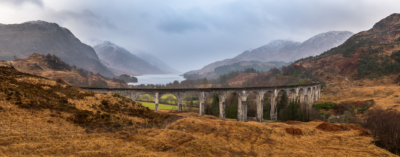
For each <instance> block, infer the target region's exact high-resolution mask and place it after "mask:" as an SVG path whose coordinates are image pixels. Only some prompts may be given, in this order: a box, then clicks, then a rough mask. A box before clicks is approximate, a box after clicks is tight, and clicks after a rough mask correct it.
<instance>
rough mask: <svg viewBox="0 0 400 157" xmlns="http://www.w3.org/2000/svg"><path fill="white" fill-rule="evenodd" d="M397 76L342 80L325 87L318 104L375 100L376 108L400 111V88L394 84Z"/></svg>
mask: <svg viewBox="0 0 400 157" xmlns="http://www.w3.org/2000/svg"><path fill="white" fill-rule="evenodd" d="M394 78H395V76H384V77H383V78H380V79H373V80H370V79H364V80H359V81H346V80H340V81H337V82H331V83H329V84H327V86H326V87H324V88H323V89H322V90H323V92H322V93H321V95H322V97H321V99H320V100H319V101H318V102H335V103H340V102H343V101H365V100H371V99H373V100H374V101H375V107H382V108H385V109H388V108H389V109H395V110H398V111H400V86H399V85H398V84H394V83H393V80H394Z"/></svg>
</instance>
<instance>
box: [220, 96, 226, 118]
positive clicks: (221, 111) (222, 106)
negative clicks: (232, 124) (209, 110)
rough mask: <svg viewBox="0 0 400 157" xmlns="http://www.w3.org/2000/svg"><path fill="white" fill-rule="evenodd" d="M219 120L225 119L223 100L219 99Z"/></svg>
mask: <svg viewBox="0 0 400 157" xmlns="http://www.w3.org/2000/svg"><path fill="white" fill-rule="evenodd" d="M219 119H225V99H222V97H221V96H220V98H219Z"/></svg>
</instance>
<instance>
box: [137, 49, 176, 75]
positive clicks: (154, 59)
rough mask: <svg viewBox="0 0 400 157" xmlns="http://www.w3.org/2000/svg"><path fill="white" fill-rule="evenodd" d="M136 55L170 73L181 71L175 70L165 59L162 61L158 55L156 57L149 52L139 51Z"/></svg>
mask: <svg viewBox="0 0 400 157" xmlns="http://www.w3.org/2000/svg"><path fill="white" fill-rule="evenodd" d="M136 55H137V56H138V57H139V58H141V59H143V60H145V61H147V62H148V63H150V64H151V65H153V66H156V67H157V68H159V69H160V70H162V71H164V72H166V73H170V74H178V73H180V72H179V71H177V70H175V69H174V68H171V67H170V66H168V65H167V64H166V63H164V62H163V61H161V60H160V59H158V58H157V57H155V56H153V55H151V54H149V53H138V54H136Z"/></svg>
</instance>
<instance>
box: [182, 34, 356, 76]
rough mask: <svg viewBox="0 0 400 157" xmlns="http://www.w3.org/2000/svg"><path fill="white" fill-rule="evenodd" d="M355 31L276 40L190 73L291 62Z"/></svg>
mask: <svg viewBox="0 0 400 157" xmlns="http://www.w3.org/2000/svg"><path fill="white" fill-rule="evenodd" d="M351 35H353V33H351V32H349V31H330V32H326V33H321V34H318V35H316V36H313V37H311V38H310V39H308V40H306V41H304V42H302V43H300V42H294V41H290V40H274V41H271V42H270V43H268V44H267V45H264V46H261V47H259V48H256V49H253V50H251V51H245V52H243V53H241V54H239V55H238V56H236V57H234V58H232V59H225V60H223V61H217V62H214V63H211V64H209V65H206V66H204V67H203V68H202V69H200V70H195V71H191V72H189V73H199V74H204V73H208V72H213V71H214V69H215V68H216V67H219V66H223V65H230V64H233V63H237V62H241V61H260V62H268V61H284V62H291V61H294V60H297V59H300V58H304V57H308V56H312V55H318V54H321V53H322V52H324V51H326V50H329V49H331V48H333V47H336V46H338V45H340V44H342V43H343V42H344V41H346V40H347V39H348V38H349V37H350V36H351Z"/></svg>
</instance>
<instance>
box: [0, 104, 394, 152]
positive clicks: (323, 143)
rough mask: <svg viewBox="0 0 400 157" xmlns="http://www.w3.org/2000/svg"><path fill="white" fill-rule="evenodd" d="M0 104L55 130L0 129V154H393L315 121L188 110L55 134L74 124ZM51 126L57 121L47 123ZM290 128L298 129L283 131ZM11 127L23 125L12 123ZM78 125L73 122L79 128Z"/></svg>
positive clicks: (7, 112)
mask: <svg viewBox="0 0 400 157" xmlns="http://www.w3.org/2000/svg"><path fill="white" fill-rule="evenodd" d="M1 104H2V105H1V106H2V107H3V108H4V109H3V111H2V112H0V117H1V118H2V122H4V121H14V122H21V123H25V122H27V123H28V124H33V123H35V125H28V130H29V132H40V131H42V132H43V130H46V131H50V130H54V133H53V134H28V135H27V136H26V135H24V134H21V135H18V134H15V135H14V136H10V135H9V133H7V132H4V131H2V132H1V133H0V138H1V141H2V142H1V143H0V155H2V156H18V155H32V156H33V155H38V156H54V155H61V156H69V155H73V156H394V155H393V154H391V153H389V152H388V151H386V150H384V149H381V148H378V147H376V146H375V145H373V144H372V143H371V141H372V138H371V137H369V136H362V135H361V134H360V131H359V130H354V129H349V130H346V131H329V132H328V131H322V130H320V129H316V128H317V127H318V126H319V125H320V124H321V123H322V122H318V121H316V122H307V123H301V124H295V125H289V124H286V123H273V124H266V123H258V122H237V121H235V120H233V119H228V120H219V119H217V118H216V117H213V116H201V117H200V116H199V115H198V114H195V113H190V118H189V117H187V118H184V119H181V120H178V121H176V122H174V123H172V124H171V125H169V126H168V127H167V128H165V129H159V128H152V129H136V130H131V131H119V132H116V133H112V132H103V133H90V134H86V133H83V134H76V135H75V134H68V135H62V134H61V135H60V134H58V133H57V131H58V130H61V132H63V130H66V131H67V130H71V128H72V129H74V128H76V127H77V126H76V125H74V124H72V123H70V122H68V121H65V119H63V118H60V117H51V116H49V115H51V112H50V111H48V110H45V111H40V112H39V111H33V112H31V111H30V110H26V109H21V108H17V107H15V105H12V104H6V105H4V104H5V103H1ZM182 114H188V113H182ZM61 116H65V115H64V114H62V115H61ZM49 120H51V121H53V124H52V125H51V124H49V123H47V122H46V121H49ZM54 124H62V125H60V126H59V127H58V128H56V127H54V128H51V129H50V127H48V126H54ZM1 125H2V126H8V125H5V124H4V123H2V124H1ZM38 126H40V129H41V130H40V129H39V127H38ZM274 126H275V127H274ZM276 126H278V127H276ZM2 128H3V127H2ZM293 128H294V130H296V132H298V131H299V130H301V132H302V133H301V134H300V135H292V133H288V132H287V130H291V129H293ZM4 129H6V128H4ZM13 129H15V130H25V129H26V128H25V126H24V125H14V126H13ZM82 129H84V128H81V127H79V126H78V130H82Z"/></svg>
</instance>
